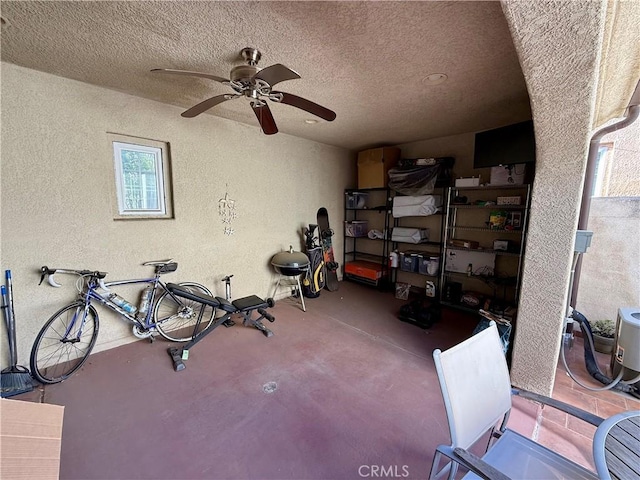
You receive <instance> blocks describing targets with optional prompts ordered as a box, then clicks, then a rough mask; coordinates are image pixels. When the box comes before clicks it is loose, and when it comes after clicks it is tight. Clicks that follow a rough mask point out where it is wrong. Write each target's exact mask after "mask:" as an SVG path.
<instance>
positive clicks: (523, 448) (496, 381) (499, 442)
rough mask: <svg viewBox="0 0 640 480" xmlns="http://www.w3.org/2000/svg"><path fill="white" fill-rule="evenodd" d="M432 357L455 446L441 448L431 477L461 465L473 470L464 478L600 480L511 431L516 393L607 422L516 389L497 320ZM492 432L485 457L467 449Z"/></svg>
mask: <svg viewBox="0 0 640 480" xmlns="http://www.w3.org/2000/svg"><path fill="white" fill-rule="evenodd" d="M433 359H434V361H435V365H436V371H437V373H438V380H439V382H440V389H441V391H442V397H443V398H444V404H445V409H446V412H447V420H448V423H449V432H450V434H451V445H440V446H439V447H438V448H437V449H436V452H435V456H434V459H433V464H432V466H431V474H430V476H429V478H430V479H436V478H440V477H442V476H444V475H445V474H447V473H448V478H449V479H453V478H454V477H455V476H456V473H457V471H458V466H459V465H462V466H463V467H464V468H465V469H466V470H468V473H467V474H466V475H465V476H464V478H465V479H467V478H487V479H501V480H502V479H506V478H513V479H536V480H539V479H545V480H546V479H553V478H567V479H569V478H570V479H583V478H584V479H597V478H598V477H597V475H596V474H595V473H594V472H591V471H589V470H587V469H585V468H584V467H582V466H580V465H578V464H576V463H574V462H572V461H570V460H568V459H566V458H564V457H562V456H561V455H559V454H557V453H555V452H553V451H551V450H549V449H548V448H546V447H544V446H543V445H540V444H539V443H537V442H535V441H533V440H531V439H529V438H527V437H525V436H522V435H520V434H518V433H516V432H514V431H512V430H509V429H507V428H506V424H507V420H508V418H509V412H510V411H511V395H512V394H517V395H520V396H523V397H525V398H529V399H532V400H535V401H538V402H542V403H544V404H547V405H550V406H552V407H555V408H558V409H561V410H563V411H565V412H567V413H569V414H571V415H574V416H577V417H578V418H580V419H582V420H584V421H586V422H589V423H591V424H592V425H599V424H600V423H601V422H602V421H603V419H602V418H600V417H597V416H596V415H592V414H590V413H588V412H585V411H584V410H580V409H578V408H576V407H572V406H571V405H568V404H564V403H562V402H558V401H556V400H553V399H551V398H548V397H543V396H541V395H537V394H533V393H531V392H525V391H522V390H516V389H512V388H511V380H510V378H509V370H508V367H507V362H506V359H505V356H504V353H503V349H502V343H501V342H500V338H499V334H498V329H497V328H496V324H495V322H491V323H490V326H489V328H487V329H485V330H482V331H481V332H479V333H477V334H476V335H474V336H472V337H471V338H469V339H467V340H465V341H463V342H462V343H460V344H458V345H456V346H454V347H452V348H450V349H449V350H446V351H444V352H442V351H440V350H435V351H434V352H433ZM498 424H499V426H498ZM496 427H497V428H496ZM487 432H490V437H489V444H488V445H487V449H486V451H485V454H484V455H483V456H482V458H480V457H478V456H476V455H473V454H472V453H470V452H469V451H468V449H469V448H470V447H471V446H473V445H474V444H475V443H476V442H477V441H478V440H479V439H480V438H481V437H483V436H484V435H485V434H486V433H487Z"/></svg>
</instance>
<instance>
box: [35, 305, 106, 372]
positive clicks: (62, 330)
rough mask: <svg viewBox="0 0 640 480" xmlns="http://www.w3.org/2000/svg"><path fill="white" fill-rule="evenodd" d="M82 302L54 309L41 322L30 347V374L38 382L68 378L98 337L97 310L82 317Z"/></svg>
mask: <svg viewBox="0 0 640 480" xmlns="http://www.w3.org/2000/svg"><path fill="white" fill-rule="evenodd" d="M84 312H85V304H84V302H74V303H71V304H69V305H67V306H66V307H64V308H62V309H60V310H58V311H57V312H56V313H54V314H53V316H52V317H51V318H50V319H49V320H48V321H47V323H45V324H44V326H43V327H42V330H40V333H38V336H37V337H36V341H35V342H34V344H33V348H32V349H31V374H32V375H33V376H34V377H35V378H36V379H37V380H38V381H39V382H41V383H59V382H62V381H63V380H66V379H67V378H69V377H70V376H71V375H72V374H73V373H74V372H75V371H76V370H78V369H79V368H80V367H82V365H83V364H84V362H85V361H86V360H87V358H88V357H89V354H90V353H91V350H93V347H94V345H95V344H96V339H97V338H98V329H99V324H98V312H96V309H95V308H93V307H92V306H89V308H88V309H87V314H86V316H85V314H84Z"/></svg>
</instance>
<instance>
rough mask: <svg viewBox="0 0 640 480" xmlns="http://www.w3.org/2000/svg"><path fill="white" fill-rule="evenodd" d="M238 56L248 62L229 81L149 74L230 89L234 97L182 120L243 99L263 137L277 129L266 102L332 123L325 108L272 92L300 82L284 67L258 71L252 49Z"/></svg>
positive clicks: (209, 102)
mask: <svg viewBox="0 0 640 480" xmlns="http://www.w3.org/2000/svg"><path fill="white" fill-rule="evenodd" d="M240 55H241V56H242V58H243V59H244V60H245V61H246V62H247V63H246V64H245V65H238V66H236V67H233V68H232V69H231V73H230V74H229V77H230V80H229V79H226V78H222V77H217V76H215V75H210V74H208V73H200V72H189V71H187V70H172V69H169V68H154V69H153V70H151V71H152V72H154V73H169V74H173V75H188V76H192V77H202V78H208V79H210V80H215V81H216V82H220V83H222V84H224V85H229V86H230V87H231V88H232V89H233V90H234V91H235V93H225V94H223V95H216V96H215V97H211V98H208V99H206V100H205V101H203V102H200V103H199V104H197V105H194V106H193V107H191V108H190V109H188V110H186V111H184V112H182V114H181V115H182V116H183V117H187V118H192V117H195V116H196V115H200V114H201V113H203V112H205V111H207V110H209V109H210V108H212V107H215V106H216V105H219V104H220V103H222V102H226V101H228V100H235V99H236V98H240V97H246V98H247V99H249V101H250V103H251V108H252V109H253V112H254V113H255V114H256V118H257V119H258V122H260V127H262V131H263V132H264V133H265V134H266V135H273V134H274V133H278V127H277V126H276V122H275V120H274V119H273V115H272V114H271V110H270V109H269V105H268V104H267V99H268V100H271V101H272V102H276V103H284V104H285V105H291V106H292V107H296V108H299V109H301V110H304V111H305V112H309V113H311V114H312V115H315V116H317V117H320V118H322V119H323V120H327V121H329V122H331V121H333V120H335V118H336V114H335V112H333V111H331V110H329V109H328V108H325V107H323V106H322V105H318V104H317V103H314V102H312V101H310V100H307V99H306V98H302V97H298V96H297V95H293V94H291V93H286V92H276V91H274V90H272V88H273V87H274V85H276V84H277V83H280V82H284V81H285V80H295V79H296V78H300V75H298V74H297V73H296V72H294V71H293V70H291V69H290V68H287V67H285V66H284V65H282V64H280V63H277V64H275V65H271V66H270V67H266V68H260V67H258V61H259V60H260V58H261V57H262V54H261V53H260V51H259V50H257V49H255V48H251V47H247V48H243V49H242V50H241V51H240Z"/></svg>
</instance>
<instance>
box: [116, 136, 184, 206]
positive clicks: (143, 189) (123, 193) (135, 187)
mask: <svg viewBox="0 0 640 480" xmlns="http://www.w3.org/2000/svg"><path fill="white" fill-rule="evenodd" d="M111 145H112V148H113V159H114V167H115V168H114V170H115V180H116V199H117V216H116V218H173V209H172V208H171V207H172V204H171V188H170V187H171V178H170V175H169V173H170V168H169V148H168V145H167V144H166V143H163V142H158V141H154V140H146V139H139V138H132V137H124V136H121V135H112V136H111Z"/></svg>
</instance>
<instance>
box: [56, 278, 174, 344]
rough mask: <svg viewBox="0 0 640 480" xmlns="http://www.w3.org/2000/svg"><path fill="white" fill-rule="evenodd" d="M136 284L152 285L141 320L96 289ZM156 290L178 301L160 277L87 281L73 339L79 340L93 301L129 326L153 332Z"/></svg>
mask: <svg viewBox="0 0 640 480" xmlns="http://www.w3.org/2000/svg"><path fill="white" fill-rule="evenodd" d="M136 284H149V285H153V291H152V293H151V298H150V300H149V304H150V307H149V309H148V310H147V312H146V314H145V317H144V318H143V319H140V318H138V317H137V316H136V315H135V314H133V315H132V314H130V313H128V312H126V311H125V310H124V309H123V308H122V307H120V306H119V305H116V304H115V303H114V302H112V301H111V300H109V299H106V298H103V297H102V296H100V295H99V294H98V293H97V289H98V288H103V287H106V289H107V290H110V289H111V287H115V286H118V285H136ZM158 288H160V289H162V290H163V291H164V292H167V293H168V294H169V295H171V297H173V298H174V299H175V300H176V302H177V301H178V300H177V299H176V297H175V296H174V294H173V293H171V292H170V291H169V289H167V287H166V285H165V284H164V283H163V282H162V280H160V275H155V276H154V277H151V278H138V279H131V280H114V281H111V282H103V283H102V285H100V283H99V282H98V281H97V280H95V279H91V280H89V282H87V285H86V287H85V288H84V289H83V291H82V292H80V299H81V301H82V302H84V309H83V314H82V323H81V325H80V328H78V331H77V335H75V337H76V338H80V336H81V335H82V329H83V327H84V323H85V321H86V318H87V311H88V309H89V308H90V307H91V303H92V302H93V301H97V302H98V303H99V304H100V305H103V306H105V307H107V308H108V309H109V310H111V311H113V312H116V313H117V314H119V315H120V316H121V317H123V319H124V320H126V321H127V322H128V323H129V324H131V325H135V326H137V327H138V328H140V329H141V330H142V331H154V330H155V326H156V322H154V321H153V310H154V308H153V307H154V305H155V301H156V298H157V293H158ZM76 321H77V318H76V316H75V315H74V318H73V320H72V321H71V322H70V324H69V326H68V327H67V331H66V332H65V335H64V336H65V337H67V336H68V335H69V334H70V333H71V330H72V329H73V327H74V326H75V324H76Z"/></svg>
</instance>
